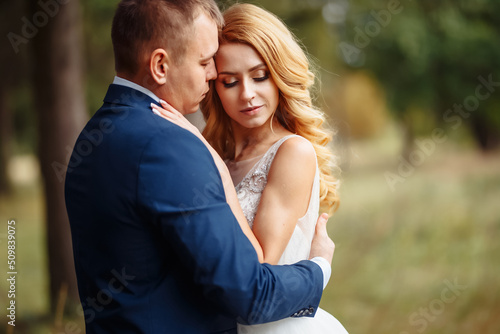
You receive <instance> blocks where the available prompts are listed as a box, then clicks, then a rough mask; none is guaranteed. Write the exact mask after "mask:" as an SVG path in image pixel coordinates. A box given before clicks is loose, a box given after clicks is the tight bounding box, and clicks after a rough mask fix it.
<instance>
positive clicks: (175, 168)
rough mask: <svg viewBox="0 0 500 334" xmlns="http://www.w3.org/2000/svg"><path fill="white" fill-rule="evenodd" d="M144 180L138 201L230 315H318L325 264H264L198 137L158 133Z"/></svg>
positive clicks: (143, 168) (259, 319)
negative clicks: (236, 217)
mask: <svg viewBox="0 0 500 334" xmlns="http://www.w3.org/2000/svg"><path fill="white" fill-rule="evenodd" d="M138 178H139V186H138V199H139V204H140V205H141V207H142V208H143V209H144V211H145V212H146V213H147V215H148V217H149V219H150V220H151V221H153V223H154V224H156V225H157V226H158V227H159V228H160V230H161V231H162V234H163V237H164V239H165V242H168V243H170V244H171V245H172V248H173V249H175V250H176V252H177V253H176V254H175V256H178V257H179V258H180V259H181V261H183V262H184V263H185V265H186V266H187V268H188V269H189V271H190V272H192V274H193V282H194V284H197V285H200V286H201V287H202V290H203V292H204V294H205V297H206V298H208V299H209V300H211V301H212V302H214V303H216V304H218V305H219V306H220V307H221V308H222V309H223V310H225V311H226V313H227V315H229V316H233V317H235V318H237V319H238V321H239V322H241V323H246V324H257V323H263V322H270V321H275V320H279V319H282V318H285V317H289V316H292V315H293V314H297V312H298V314H300V315H309V316H313V315H314V313H315V312H316V309H317V307H318V305H319V301H320V299H321V293H322V287H323V274H322V271H321V269H320V267H319V266H318V265H317V264H315V263H313V262H311V261H301V262H299V263H297V264H294V265H288V266H271V265H267V264H260V263H259V262H258V259H257V254H256V253H255V250H254V249H253V247H252V245H251V243H250V241H249V240H248V239H247V238H246V237H245V235H244V234H243V232H242V230H241V228H240V227H239V225H238V223H237V221H236V219H235V217H234V216H233V214H232V212H231V209H230V208H229V206H228V205H227V203H226V200H225V195H224V189H223V186H222V182H221V179H220V175H219V173H218V171H217V168H216V166H215V163H214V161H213V159H212V157H211V156H210V153H209V152H208V150H207V149H206V148H205V146H204V145H203V144H202V143H201V142H200V141H199V140H198V139H197V138H196V137H195V136H193V135H191V133H189V132H187V131H185V130H183V129H180V128H178V127H170V128H166V129H163V130H162V131H161V133H159V134H158V135H155V136H153V137H152V139H151V141H150V142H149V144H148V146H147V147H146V149H145V150H144V153H143V156H142V159H141V164H140V169H139V176H138Z"/></svg>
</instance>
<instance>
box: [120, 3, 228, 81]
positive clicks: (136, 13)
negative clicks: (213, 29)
mask: <svg viewBox="0 0 500 334" xmlns="http://www.w3.org/2000/svg"><path fill="white" fill-rule="evenodd" d="M201 13H205V14H206V15H207V16H208V17H210V18H212V19H213V20H214V22H215V23H216V24H217V26H218V28H219V30H220V29H221V28H222V26H223V23H224V19H223V18H222V14H221V12H220V10H219V8H218V7H217V4H216V3H215V1H214V0H122V1H121V2H120V3H119V4H118V8H117V10H116V13H115V17H114V19H113V26H112V28H111V39H112V42H113V51H114V54H115V70H116V71H117V72H122V73H127V74H130V75H134V74H136V73H137V71H138V70H139V66H140V64H141V60H142V57H147V56H149V55H150V54H151V52H152V51H153V50H155V49H157V48H163V49H166V51H167V53H168V54H169V57H172V58H173V59H172V61H173V62H174V63H176V64H179V63H180V62H182V59H183V57H184V54H185V52H186V49H187V47H188V46H189V45H190V44H189V39H190V38H192V37H193V31H194V30H193V29H194V25H193V22H194V19H195V18H196V17H198V15H200V14H201Z"/></svg>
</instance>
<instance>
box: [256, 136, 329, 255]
mask: <svg viewBox="0 0 500 334" xmlns="http://www.w3.org/2000/svg"><path fill="white" fill-rule="evenodd" d="M315 174H316V153H315V151H314V147H313V146H312V144H311V143H310V142H308V141H307V140H306V139H304V138H300V137H292V138H289V139H287V140H286V141H285V142H283V144H281V146H280V148H279V149H278V151H277V152H276V155H275V157H274V160H273V162H272V164H271V167H270V169H269V173H268V175H267V184H266V187H265V188H264V191H263V192H262V196H261V199H260V203H259V207H258V210H257V213H256V215H255V219H254V222H253V227H252V230H253V233H254V234H255V236H256V237H257V240H259V243H260V244H261V246H262V250H263V251H264V261H265V262H266V263H270V264H277V263H278V261H279V260H280V258H281V256H282V255H283V252H284V251H285V248H286V247H287V245H288V243H289V242H290V239H291V237H292V234H293V232H294V230H295V227H296V225H297V222H298V220H299V219H300V218H301V217H303V216H304V214H305V213H306V212H307V210H308V208H309V202H310V201H311V200H312V199H311V198H310V197H311V191H312V187H313V183H314V177H315ZM313 196H319V194H313ZM314 200H317V199H314Z"/></svg>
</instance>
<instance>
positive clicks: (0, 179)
mask: <svg viewBox="0 0 500 334" xmlns="http://www.w3.org/2000/svg"><path fill="white" fill-rule="evenodd" d="M7 105H8V104H7V100H6V94H5V89H4V87H3V85H2V84H0V195H1V194H8V193H9V192H10V190H11V186H10V181H9V177H8V175H7V164H8V162H9V157H10V153H11V152H10V151H11V142H12V113H11V112H10V110H9V109H8V106H7Z"/></svg>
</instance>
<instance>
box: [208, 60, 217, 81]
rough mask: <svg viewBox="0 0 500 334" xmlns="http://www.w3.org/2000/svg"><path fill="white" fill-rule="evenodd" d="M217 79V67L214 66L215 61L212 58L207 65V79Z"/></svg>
mask: <svg viewBox="0 0 500 334" xmlns="http://www.w3.org/2000/svg"><path fill="white" fill-rule="evenodd" d="M214 79H217V69H216V68H215V61H214V59H213V58H212V60H210V63H209V64H208V66H207V81H209V80H214Z"/></svg>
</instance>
